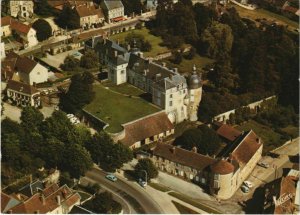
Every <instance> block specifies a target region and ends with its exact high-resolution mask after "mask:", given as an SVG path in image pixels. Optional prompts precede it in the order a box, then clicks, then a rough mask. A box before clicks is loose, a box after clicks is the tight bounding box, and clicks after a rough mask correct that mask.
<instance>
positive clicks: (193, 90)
mask: <svg viewBox="0 0 300 215" xmlns="http://www.w3.org/2000/svg"><path fill="white" fill-rule="evenodd" d="M188 90H189V105H188V117H189V120H190V121H197V120H198V117H197V113H198V107H199V103H200V101H201V98H202V84H201V75H198V74H197V68H196V66H195V65H194V66H193V72H192V74H191V75H190V76H189V77H188Z"/></svg>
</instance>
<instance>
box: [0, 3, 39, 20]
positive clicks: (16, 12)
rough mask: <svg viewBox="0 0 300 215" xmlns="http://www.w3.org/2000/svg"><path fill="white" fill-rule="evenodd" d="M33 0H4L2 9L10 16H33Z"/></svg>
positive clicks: (26, 17)
mask: <svg viewBox="0 0 300 215" xmlns="http://www.w3.org/2000/svg"><path fill="white" fill-rule="evenodd" d="M33 6H34V5H33V1H32V0H23V1H22V0H21V1H20V0H19V1H18V0H14V1H3V2H2V10H3V11H4V12H5V13H6V14H8V15H9V16H13V17H18V18H25V19H28V18H31V17H32V16H33Z"/></svg>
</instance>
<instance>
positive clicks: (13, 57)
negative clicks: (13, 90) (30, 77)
mask: <svg viewBox="0 0 300 215" xmlns="http://www.w3.org/2000/svg"><path fill="white" fill-rule="evenodd" d="M36 65H37V62H35V61H34V60H31V59H30V58H28V57H22V56H19V55H17V54H16V53H14V52H10V53H9V54H7V56H6V58H5V59H4V61H3V65H1V67H2V69H8V70H13V71H18V72H23V73H26V74H29V73H30V72H31V71H32V70H33V68H34V67H35V66H36ZM7 66H9V67H10V69H9V68H6V67H7Z"/></svg>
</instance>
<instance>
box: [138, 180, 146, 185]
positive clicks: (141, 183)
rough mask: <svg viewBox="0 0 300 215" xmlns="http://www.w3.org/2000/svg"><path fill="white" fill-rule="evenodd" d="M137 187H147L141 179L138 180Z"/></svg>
mask: <svg viewBox="0 0 300 215" xmlns="http://www.w3.org/2000/svg"><path fill="white" fill-rule="evenodd" d="M138 183H139V185H141V186H142V187H146V186H147V182H146V181H143V180H142V179H139V181H138Z"/></svg>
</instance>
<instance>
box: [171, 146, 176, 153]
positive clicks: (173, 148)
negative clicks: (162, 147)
mask: <svg viewBox="0 0 300 215" xmlns="http://www.w3.org/2000/svg"><path fill="white" fill-rule="evenodd" d="M175 150H176V147H175V146H173V147H172V148H171V152H172V154H175Z"/></svg>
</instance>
